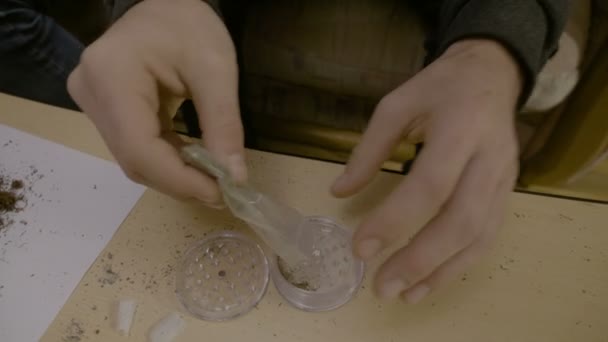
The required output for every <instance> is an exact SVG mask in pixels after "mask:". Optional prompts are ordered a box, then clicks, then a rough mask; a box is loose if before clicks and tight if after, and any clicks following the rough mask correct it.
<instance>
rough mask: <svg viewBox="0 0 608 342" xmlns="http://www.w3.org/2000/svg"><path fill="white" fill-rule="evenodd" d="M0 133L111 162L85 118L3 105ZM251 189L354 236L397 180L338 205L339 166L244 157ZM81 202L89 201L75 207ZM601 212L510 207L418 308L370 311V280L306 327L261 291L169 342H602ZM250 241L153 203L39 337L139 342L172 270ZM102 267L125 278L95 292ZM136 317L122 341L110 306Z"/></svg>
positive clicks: (214, 214)
mask: <svg viewBox="0 0 608 342" xmlns="http://www.w3.org/2000/svg"><path fill="white" fill-rule="evenodd" d="M0 123H1V124H5V125H9V126H12V127H15V128H18V129H21V130H23V131H26V132H29V133H32V134H35V135H37V136H40V137H43V138H46V139H49V140H51V141H55V142H58V143H60V144H64V145H65V146H68V147H71V148H74V149H77V150H80V151H83V152H86V153H89V154H91V155H95V156H99V157H101V158H105V159H109V160H111V156H110V154H109V153H108V151H107V150H106V148H105V146H104V145H103V143H102V141H101V139H100V137H99V135H98V134H97V132H96V131H95V129H94V127H93V126H92V124H91V123H90V122H89V121H88V119H87V118H86V117H85V116H84V115H82V114H80V113H75V112H70V111H65V110H61V109H57V108H53V107H48V106H44V105H40V104H36V103H32V102H29V101H24V100H20V99H16V98H14V97H10V96H6V95H0ZM248 158H249V162H250V166H251V177H252V178H253V180H254V183H255V184H256V185H257V186H258V187H259V188H261V189H263V191H265V192H268V193H271V194H273V195H275V196H278V197H279V198H282V199H284V200H286V201H287V202H288V203H291V204H293V205H294V206H296V207H298V208H299V209H301V210H302V211H303V212H305V213H310V214H318V215H328V216H332V217H334V218H336V219H337V220H339V221H340V222H342V223H345V224H348V225H350V226H353V227H354V226H355V225H356V224H357V222H359V221H360V219H361V217H362V216H363V215H365V213H366V212H367V211H368V210H369V209H370V208H371V207H373V205H374V204H375V203H378V201H379V199H380V198H381V196H382V195H383V194H385V193H386V191H387V189H390V187H391V186H392V184H395V182H397V181H399V179H400V176H397V175H389V174H382V175H381V176H380V177H378V179H377V181H376V182H375V183H374V184H373V185H372V186H371V187H370V188H369V189H368V190H366V191H365V193H364V194H361V195H360V196H357V197H355V198H353V199H352V200H337V199H333V198H332V197H331V196H330V195H329V194H328V191H327V189H328V186H329V184H330V183H331V181H332V180H333V179H334V177H335V176H336V175H338V174H339V173H340V171H341V167H340V166H339V165H334V164H328V163H323V162H317V161H310V160H305V159H298V158H293V157H286V156H280V155H274V154H268V153H260V152H255V151H250V152H249V155H248ZM83 200H86V199H83ZM607 209H608V207H607V206H605V205H601V204H592V203H585V202H575V201H569V200H562V199H556V198H546V197H541V196H534V195H526V194H517V193H514V194H513V195H512V196H511V201H510V208H509V214H508V218H507V222H506V225H505V227H504V229H503V230H502V233H501V235H500V236H499V238H498V241H497V242H496V244H495V247H494V249H493V250H492V251H491V252H490V253H489V254H488V255H487V256H486V257H485V258H484V259H483V260H482V261H481V262H480V263H479V264H478V265H477V266H476V267H475V268H474V269H471V270H470V271H469V272H468V273H467V274H466V275H464V276H463V277H462V278H459V279H457V280H455V281H454V282H453V283H452V284H451V285H450V286H449V287H447V288H444V289H442V290H440V291H438V292H436V293H434V294H432V295H431V296H430V297H429V298H427V299H426V300H424V301H423V302H422V303H421V304H419V305H415V306H412V305H407V304H404V303H401V302H382V301H378V300H377V299H376V298H375V297H374V296H373V294H372V291H371V289H370V278H371V274H372V272H373V271H374V270H375V269H376V267H377V266H378V263H374V264H371V265H368V273H367V274H368V276H367V277H366V280H365V282H364V285H363V288H362V290H361V291H360V292H359V294H358V295H357V297H356V298H355V299H354V300H353V301H351V302H350V303H348V304H347V305H346V306H344V307H342V308H340V309H338V310H335V311H331V312H325V313H307V312H302V311H299V310H296V309H294V308H292V307H291V306H290V305H289V304H287V303H286V302H285V301H284V300H283V299H282V298H281V297H280V296H279V295H278V293H277V291H276V290H275V289H274V287H273V286H272V284H271V285H270V286H269V289H268V293H267V294H266V296H265V297H264V299H263V300H262V301H261V302H260V303H259V305H258V307H257V308H256V309H254V310H252V311H251V312H250V313H248V314H247V315H245V316H243V317H241V318H238V319H236V320H233V321H229V322H223V323H212V322H204V321H201V320H197V319H195V318H192V317H191V316H189V315H188V314H186V313H184V318H185V321H186V327H185V330H184V331H183V332H182V333H181V335H179V337H178V338H177V339H176V341H315V342H316V341H450V342H456V341H467V342H468V341H551V342H557V341H564V342H566V341H567V342H573V341H587V342H591V341H598V342H600V341H601V342H606V341H608V210H607ZM222 228H231V229H232V228H234V229H246V227H244V225H243V224H242V223H240V222H239V221H237V220H235V219H234V218H232V217H231V215H230V214H229V213H228V212H226V211H221V212H218V211H213V210H208V209H205V208H203V207H200V206H198V205H195V204H184V203H180V202H177V201H174V200H173V199H171V198H168V197H166V196H164V195H162V194H159V193H157V192H154V191H151V190H148V191H146V192H145V194H144V195H143V197H142V198H141V199H140V201H139V202H138V203H137V205H136V206H135V208H134V209H133V211H132V212H131V213H130V215H129V216H128V217H127V219H126V220H125V221H124V223H123V224H122V225H121V227H120V228H119V229H118V231H117V233H116V234H115V235H114V237H113V238H112V240H111V241H110V243H109V244H108V245H107V246H106V248H105V250H104V251H103V252H102V253H101V254H100V255H99V257H98V258H97V260H96V261H95V263H94V264H93V265H92V267H91V268H90V269H89V271H88V272H87V273H86V274H85V276H84V277H83V279H82V280H81V282H80V284H79V285H78V287H77V288H76V290H75V291H74V293H73V294H72V295H71V297H70V298H69V300H68V301H67V302H66V304H65V306H64V307H63V308H62V310H61V311H60V313H59V314H58V315H57V317H56V319H55V320H54V321H53V323H52V324H51V326H50V327H49V328H48V330H47V331H46V333H45V335H44V337H43V339H42V340H43V341H62V340H65V337H66V336H68V335H69V333H70V325H71V324H72V323H73V322H76V323H78V324H80V326H81V327H82V328H83V329H84V334H83V336H82V340H83V341H126V340H133V341H141V340H145V339H146V337H147V332H148V329H149V328H150V327H151V326H152V325H153V324H154V323H155V322H157V321H158V320H159V319H161V318H162V317H164V316H165V315H167V314H169V313H171V312H173V311H176V310H180V308H179V305H178V303H177V300H176V298H175V295H174V283H175V282H174V276H175V274H174V269H175V266H176V264H177V262H178V261H179V260H180V255H181V254H182V253H183V252H184V250H185V249H186V248H187V247H188V246H189V245H190V244H191V243H193V242H194V241H196V240H197V239H199V238H202V237H203V236H204V235H205V234H206V232H209V231H211V230H215V229H222ZM108 266H111V268H112V270H113V271H114V272H116V273H118V274H119V280H118V281H116V282H115V283H114V284H113V285H109V284H106V285H104V286H102V282H101V281H100V279H103V276H104V274H103V273H104V272H105V270H106V268H107V267H108ZM122 298H134V299H136V300H137V301H138V303H139V306H138V310H137V313H136V316H135V320H134V323H133V326H132V329H131V336H130V337H128V338H127V337H123V336H120V335H118V334H117V333H116V332H115V331H114V330H113V328H112V318H113V312H114V305H115V302H116V301H117V300H119V299H122Z"/></svg>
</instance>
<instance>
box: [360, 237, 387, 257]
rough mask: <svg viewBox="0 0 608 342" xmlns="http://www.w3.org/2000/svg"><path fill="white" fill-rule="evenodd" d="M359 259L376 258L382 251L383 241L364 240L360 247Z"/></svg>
mask: <svg viewBox="0 0 608 342" xmlns="http://www.w3.org/2000/svg"><path fill="white" fill-rule="evenodd" d="M358 247H359V248H358V250H357V251H358V254H359V257H360V258H361V259H363V260H367V259H370V258H372V257H374V256H375V255H376V254H378V252H380V249H382V241H380V240H378V239H369V240H363V241H361V242H360V243H359V246H358Z"/></svg>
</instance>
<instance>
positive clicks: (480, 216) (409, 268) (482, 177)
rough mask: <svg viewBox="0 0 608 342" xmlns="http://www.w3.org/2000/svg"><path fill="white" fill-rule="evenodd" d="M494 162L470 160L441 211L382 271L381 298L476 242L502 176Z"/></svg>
mask: <svg viewBox="0 0 608 342" xmlns="http://www.w3.org/2000/svg"><path fill="white" fill-rule="evenodd" d="M493 161H494V160H492V159H488V158H484V157H483V156H479V157H476V158H474V159H473V160H471V162H470V163H469V165H468V166H467V168H466V171H465V173H464V175H463V177H462V180H461V181H460V182H459V184H458V186H457V188H456V189H455V192H454V194H453V195H452V197H451V198H450V200H449V201H448V202H447V203H446V205H445V206H444V208H443V210H442V212H441V213H440V214H439V215H437V216H436V217H435V218H433V220H431V222H429V224H428V225H426V226H425V227H424V228H423V229H422V230H420V232H418V234H417V235H416V236H415V237H414V239H413V240H412V241H411V243H410V244H409V245H408V246H406V247H404V248H402V249H400V250H399V251H397V252H396V253H395V254H394V255H393V256H391V257H390V258H389V259H388V260H387V261H386V262H385V264H384V265H383V266H382V267H381V268H380V270H379V272H378V274H377V277H376V288H377V290H378V293H379V294H380V295H381V296H382V297H385V298H393V297H396V296H397V295H399V293H401V292H402V291H404V290H406V289H408V288H409V287H411V286H413V285H414V284H416V283H418V282H419V281H421V280H422V279H425V278H426V277H428V276H429V275H430V274H431V273H433V272H434V271H435V270H436V269H437V268H438V267H439V266H441V265H442V264H443V263H444V262H446V261H447V260H448V259H450V258H451V257H453V256H454V255H456V254H457V253H459V252H460V251H461V250H463V249H465V248H466V247H468V246H469V245H471V244H472V243H473V241H474V240H476V239H477V237H478V236H479V235H480V234H481V232H482V230H483V229H484V228H485V223H486V222H487V217H488V209H489V208H490V206H491V204H492V199H493V198H494V196H495V195H496V194H495V191H496V190H497V187H498V184H500V177H501V176H502V169H500V168H499V167H497V166H496V164H495V163H493Z"/></svg>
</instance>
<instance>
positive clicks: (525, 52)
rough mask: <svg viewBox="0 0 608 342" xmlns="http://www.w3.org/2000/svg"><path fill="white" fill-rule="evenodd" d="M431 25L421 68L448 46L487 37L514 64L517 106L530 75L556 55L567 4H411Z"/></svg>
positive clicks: (545, 0)
mask: <svg viewBox="0 0 608 342" xmlns="http://www.w3.org/2000/svg"><path fill="white" fill-rule="evenodd" d="M411 2H412V5H413V6H414V7H416V8H418V9H420V10H421V11H422V13H423V14H424V15H425V16H426V17H427V19H428V20H429V21H430V22H431V23H432V24H431V27H432V32H431V35H430V37H429V40H428V41H427V49H428V52H429V53H428V56H427V64H428V63H430V62H432V61H434V60H435V59H437V58H438V57H439V56H441V55H442V54H443V53H444V52H445V51H446V49H447V48H448V47H449V46H450V45H452V44H453V43H454V42H456V41H459V40H463V39H467V38H490V39H493V40H496V41H498V42H500V43H502V44H503V45H504V46H505V47H506V48H507V49H508V50H509V51H510V52H511V54H512V55H513V56H514V57H515V59H517V61H518V62H519V64H520V66H521V69H522V72H523V75H524V80H525V82H524V87H523V90H522V94H521V98H520V103H523V102H524V101H525V100H526V99H527V98H528V96H529V95H530V92H531V91H532V88H533V86H534V81H535V77H536V75H537V74H538V73H539V72H540V69H541V68H542V67H543V65H544V64H545V63H546V62H547V60H548V59H549V58H550V57H551V56H552V55H553V54H554V53H555V52H556V51H557V48H558V42H559V37H560V35H561V34H562V32H563V30H564V27H565V23H566V19H567V14H568V11H569V6H570V5H569V1H568V0H536V1H533V0H449V1H446V0H434V1H425V2H424V3H423V2H420V1H411Z"/></svg>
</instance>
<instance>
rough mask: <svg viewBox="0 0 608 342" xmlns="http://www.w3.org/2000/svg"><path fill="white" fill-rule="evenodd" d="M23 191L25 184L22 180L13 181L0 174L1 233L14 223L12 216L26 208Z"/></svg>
mask: <svg viewBox="0 0 608 342" xmlns="http://www.w3.org/2000/svg"><path fill="white" fill-rule="evenodd" d="M23 190H24V183H23V181H22V180H21V179H11V178H10V177H8V176H5V175H2V174H0V232H1V231H3V230H4V229H6V228H8V227H9V226H11V225H12V224H13V223H14V221H13V220H12V219H11V216H12V214H13V213H16V212H19V211H21V210H22V209H23V208H24V206H25V200H26V199H25V195H24V193H23V192H24V191H23ZM26 223H27V222H26Z"/></svg>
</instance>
